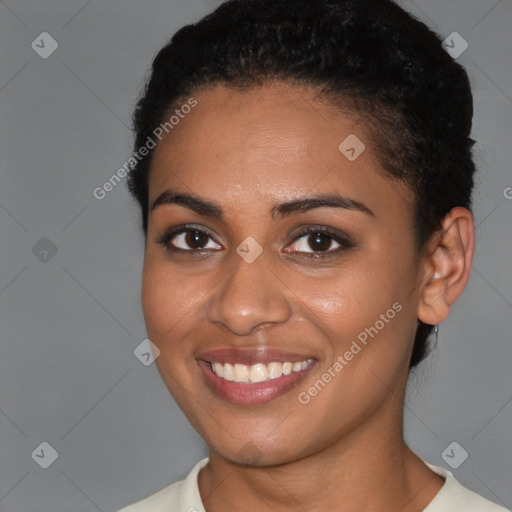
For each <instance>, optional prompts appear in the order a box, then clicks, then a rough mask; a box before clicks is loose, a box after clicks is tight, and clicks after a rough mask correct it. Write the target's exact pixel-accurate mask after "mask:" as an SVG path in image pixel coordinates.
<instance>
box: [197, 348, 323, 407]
mask: <svg viewBox="0 0 512 512" xmlns="http://www.w3.org/2000/svg"><path fill="white" fill-rule="evenodd" d="M198 364H199V367H200V369H201V371H202V373H203V376H204V377H205V380H206V384H207V385H208V387H209V388H210V389H211V390H212V391H213V392H214V393H215V394H216V395H217V396H218V397H220V398H221V399H223V400H226V401H228V402H230V403H233V404H237V405H256V404H263V403H266V402H269V401H271V400H274V399H275V398H277V397H279V396H282V395H284V394H285V393H287V392H288V391H290V390H291V389H293V388H294V387H295V386H296V385H297V384H298V383H299V382H300V381H302V380H303V379H304V378H305V376H306V375H307V374H308V373H309V372H311V371H312V370H313V368H314V367H315V366H316V364H317V361H316V359H314V358H313V357H305V356H304V355H299V354H283V353H280V352H278V351H275V350H261V349H259V350H255V351H254V350H231V349H225V350H217V351H212V352H211V353H208V354H203V355H202V356H201V358H200V359H198Z"/></svg>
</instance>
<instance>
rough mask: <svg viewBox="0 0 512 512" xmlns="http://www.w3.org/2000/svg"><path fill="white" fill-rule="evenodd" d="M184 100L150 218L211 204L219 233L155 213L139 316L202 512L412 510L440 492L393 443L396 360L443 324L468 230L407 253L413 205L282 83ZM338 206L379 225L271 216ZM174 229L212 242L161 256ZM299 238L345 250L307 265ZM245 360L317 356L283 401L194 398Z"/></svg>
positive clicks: (354, 218) (164, 151) (335, 113)
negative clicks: (202, 461) (423, 331)
mask: <svg viewBox="0 0 512 512" xmlns="http://www.w3.org/2000/svg"><path fill="white" fill-rule="evenodd" d="M193 96H194V97H195V98H196V99H197V101H198V105H197V107H195V108H194V109H193V110H192V112H191V113H190V114H188V115H187V116H186V118H185V119H184V120H182V121H181V122H180V124H179V125H177V126H176V127H175V129H174V130H173V131H172V132H170V133H169V134H168V135H167V136H166V137H165V138H164V139H163V140H162V141H161V142H160V143H159V145H158V147H157V148H156V150H155V154H154V159H153V163H152V168H151V174H150V182H149V196H150V204H152V202H153V201H154V200H155V199H156V198H157V197H158V196H159V195H160V194H161V193H162V192H164V191H165V190H166V189H172V190H174V191H178V192H180V193H186V194H191V195H194V196H199V197H200V198H202V199H205V200H208V201H210V202H213V203H215V204H216V205H218V206H219V207H220V208H221V209H222V211H223V214H224V218H223V220H219V219H214V218H211V217H208V216H205V215H200V214H198V213H196V212H194V211H192V210H191V209H189V208H187V207H185V206H182V205H177V204H165V205H161V206H159V207H158V208H156V209H155V210H153V211H152V212H151V213H150V215H149V224H148V234H147V240H146V250H145V260H144V270H143V287H142V305H143V312H144V317H145V321H146V325H147V330H148V335H149V337H150V339H151V340H152V341H153V343H154V344H155V345H156V346H157V347H158V348H159V349H160V351H161V353H160V356H159V357H158V358H157V360H156V363H157V366H158V369H159V372H160V374H161V376H162V379H163V380H164V382H165V384H166V386H167V388H168V389H169V391H170V393H171V394H172V396H173V397H174V398H175V400H176V401H177V403H178V404H179V406H180V407H181V408H182V410H183V411H184V413H185V414H186V416H187V417H188V419H189V421H190V422H191V424H192V425H193V427H194V428H195V429H196V430H197V431H198V433H199V434H200V435H201V436H202V437H203V438H204V439H205V441H206V442H207V444H208V446H209V448H210V462H209V464H208V465H207V466H206V467H205V468H204V469H203V470H202V471H201V472H200V475H199V489H200V494H201V498H202V500H203V503H204V505H205V508H206V510H207V511H208V512H217V511H219V512H220V511H224V512H226V511H231V510H233V511H234V510H237V511H245V510H247V511H249V510H262V509H264V510H276V511H281V510H287V511H289V510H301V511H304V510H307V511H308V512H314V511H321V510H327V509H331V510H350V511H365V510H378V511H379V512H381V511H382V512H387V511H390V512H391V511H393V512H396V511H397V510H400V511H402V512H409V511H420V510H423V509H424V508H425V507H426V506H427V505H428V503H430V501H431V500H432V499H433V498H434V496H435V495H436V493H437V492H438V491H439V489H440V488H441V486H442V485H443V483H444V480H443V479H442V478H441V477H439V476H437V475H436V474H435V473H433V472H432V471H431V470H430V469H429V468H428V467H427V466H426V465H425V464H424V463H423V462H422V461H421V460H420V459H419V458H418V457H417V456H416V455H415V454H413V452H412V451H411V450H410V449H409V448H408V447H407V446H406V444H405V442H404V440H403V431H402V416H403V406H404V405H403V399H404V394H405V387H406V383H407V378H408V361H409V358H410V354H411V350H412V345H413V340H414V334H415V330H416V322H417V319H418V318H419V319H421V320H422V321H424V322H425V323H428V324H432V325H434V324H439V323H441V322H442V321H444V320H445V319H446V318H447V316H448V314H449V311H450V306H451V304H453V302H455V300H456V299H457V298H458V296H459V295H460V294H461V293H462V291H463V289H464V287H465V285H466V283H467V280H468V277H469V272H470V268H471V262H472V257H473V251H474V225H473V218H472V216H471V213H470V212H469V211H468V210H466V209H464V208H455V209H453V210H452V211H451V212H450V213H449V214H448V215H447V216H446V218H445V219H444V221H443V230H442V231H440V232H439V233H436V234H435V235H434V236H433V237H432V239H431V241H430V243H429V244H428V246H427V247H425V250H424V251H423V252H419V251H418V250H417V249H416V248H415V245H414V238H413V219H412V202H413V198H412V194H411V193H410V192H409V190H408V189H407V188H406V187H405V186H403V185H402V184H398V183H396V182H394V181H393V180H391V179H390V178H389V177H387V176H386V175H385V174H383V172H382V171H381V167H380V163H379V160H378V156H377V155H376V154H375V153H374V152H373V149H372V142H371V140H370V139H369V137H368V136H367V135H366V131H365V127H364V125H362V124H360V123H359V122H358V121H357V119H356V117H355V116H353V115H350V114H347V113H343V112H340V111H339V110H337V109H335V108H334V107H333V106H330V105H328V104H325V103H322V102H320V101H318V100H317V99H315V96H314V94H313V92H312V91H309V90H307V89H302V88H299V87H298V86H290V85H285V84H279V83H277V84H276V83H275V84H267V85H265V86H262V87H259V88H255V89H251V90H249V91H247V92H245V93H240V92H237V91H235V90H231V89H227V88H224V87H221V86H216V87H212V88H209V89H206V90H202V91H198V92H197V94H194V95H193ZM350 134H356V135H357V137H358V138H359V139H360V140H361V141H363V142H364V144H365V145H366V150H365V151H364V152H363V153H362V154H361V155H360V156H359V157H358V158H357V159H356V160H355V161H353V162H351V161H349V160H348V159H347V158H345V156H344V155H343V154H342V153H341V152H340V151H339V150H338V145H339V144H340V143H341V142H342V141H343V140H344V139H345V138H346V137H347V136H348V135H350ZM333 192H336V193H338V194H340V195H342V196H345V197H348V198H351V199H354V200H357V201H359V202H361V203H363V204H364V205H365V206H367V207H368V208H369V209H370V210H371V211H372V212H373V215H369V214H367V213H364V212H361V211H358V210H348V209H343V208H333V207H322V208H315V209H311V210H308V211H305V212H293V213H292V214H290V215H289V216H286V217H283V218H279V217H276V218H273V217H272V215H271V213H270V210H271V208H272V207H273V206H274V205H275V204H276V203H280V202H285V201H290V200H293V199H299V198H304V197H310V196H312V195H314V194H322V193H333ZM182 223H192V224H194V225H195V226H197V227H203V228H204V229H206V230H207V231H208V232H209V233H210V234H211V237H212V238H207V239H206V240H207V243H208V245H207V251H203V252H202V253H200V254H199V253H198V252H197V249H196V252H195V253H193V251H192V248H191V247H190V246H189V245H188V246H187V245H186V243H185V242H184V241H183V237H181V238H180V239H179V240H178V238H174V240H173V241H174V243H175V244H178V247H181V248H185V249H184V252H181V253H177V252H172V251H169V250H168V249H167V248H166V247H165V246H164V245H163V244H161V243H159V239H161V237H162V236H163V235H164V233H165V232H166V230H168V229H169V228H171V227H173V226H178V225H180V224H182ZM309 226H317V227H318V226H327V227H329V228H331V229H333V230H338V231H341V232H343V233H346V234H347V235H348V236H349V237H350V240H351V243H352V247H348V248H344V249H343V250H341V251H338V252H334V250H335V249H336V248H337V247H338V245H337V243H336V242H334V241H333V242H332V245H331V246H329V247H330V248H329V249H328V250H331V251H332V252H331V254H330V255H329V256H328V257H326V258H311V257H308V255H311V254H312V253H314V250H313V249H312V248H311V247H310V246H308V240H311V238H312V237H311V236H309V237H308V235H304V236H301V238H300V239H297V237H298V236H300V235H301V232H303V228H304V227H309ZM248 236H251V237H253V238H254V239H255V240H256V241H257V242H258V243H259V244H260V246H261V247H262V249H263V253H262V254H261V255H260V256H259V257H258V258H257V259H256V260H255V261H254V262H253V263H250V264H249V263H247V262H246V261H245V260H244V259H242V258H241V257H240V256H239V255H238V254H237V253H236V248H237V246H238V245H239V244H240V243H241V242H242V241H243V240H245V239H246V238H247V237H248ZM329 240H330V239H328V241H329ZM186 248H188V249H189V251H188V252H186ZM331 248H332V249H331ZM317 252H318V251H317ZM396 302H398V303H400V304H401V305H402V310H401V311H400V312H399V313H397V315H396V317H395V318H394V319H393V320H391V321H389V323H386V324H385V327H384V328H383V329H381V330H380V331H379V333H378V335H377V336H375V337H374V338H373V339H372V340H371V341H370V342H369V343H368V345H367V346H365V347H364V348H363V349H362V350H361V352H360V353H358V354H357V355H356V356H355V357H354V358H353V359H352V360H351V361H350V362H349V364H347V365H346V366H345V367H344V369H343V370H342V371H341V372H339V373H338V374H337V376H336V377H335V378H333V379H332V381H331V382H330V383H328V385H326V386H325V388H324V389H322V391H321V392H320V393H318V394H317V396H315V397H313V398H312V399H311V401H310V402H309V403H308V404H306V405H303V404H301V403H300V402H299V401H298V394H299V393H300V392H301V391H307V390H308V388H309V387H310V386H311V385H312V384H313V383H314V382H315V381H317V380H318V379H319V378H321V376H322V374H324V373H325V372H326V371H327V370H328V369H329V368H330V367H332V365H333V363H334V361H335V360H336V358H337V357H338V356H339V355H343V354H344V353H345V352H346V351H347V350H348V349H349V348H350V345H351V343H352V341H353V340H355V339H356V338H357V335H358V334H359V333H360V332H361V331H363V330H364V329H365V328H367V327H369V326H373V325H375V322H376V321H377V320H378V319H379V318H380V315H381V314H383V313H385V312H386V311H387V310H388V309H389V308H391V307H392V305H393V304H394V303H396ZM245 346H252V347H262V346H266V347H275V348H279V349H282V350H284V351H290V352H299V353H300V354H303V353H304V354H311V355H312V356H313V357H314V358H315V359H316V361H317V362H316V366H315V368H314V369H313V371H312V372H311V373H310V374H309V375H307V376H306V378H305V379H304V380H303V381H302V382H300V383H299V384H298V386H296V387H295V388H294V389H292V390H291V391H290V392H288V393H286V394H285V395H282V396H280V397H278V398H276V399H274V400H272V401H270V402H267V403H264V404H260V405H252V406H243V405H234V404H232V403H229V402H227V401H225V400H223V399H221V398H219V397H218V396H217V395H216V394H214V393H213V392H212V391H211V390H210V388H209V387H208V386H207V385H206V383H205V379H204V377H203V375H202V373H201V371H200V369H199V367H198V363H197V360H196V357H197V355H198V354H199V353H200V352H201V351H204V350H207V349H216V348H223V347H235V348H238V347H245ZM247 443H252V445H254V446H253V448H252V449H251V450H252V452H251V450H249V448H248V447H247ZM250 453H253V455H254V454H256V455H254V457H253V458H254V460H253V461H252V463H250V464H247V457H248V454H249V455H250ZM327 475H329V478H326V476H327Z"/></svg>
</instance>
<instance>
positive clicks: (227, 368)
mask: <svg viewBox="0 0 512 512" xmlns="http://www.w3.org/2000/svg"><path fill="white" fill-rule="evenodd" d="M217 365H218V366H222V364H220V363H217ZM213 371H214V372H215V373H217V372H216V371H215V369H214V370H213ZM217 375H219V374H218V373H217ZM219 377H221V375H219ZM222 377H223V378H224V379H226V380H229V381H231V382H232V381H234V380H235V372H234V370H233V365H232V364H229V363H226V364H225V365H224V375H222Z"/></svg>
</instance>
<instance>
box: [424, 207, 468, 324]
mask: <svg viewBox="0 0 512 512" xmlns="http://www.w3.org/2000/svg"><path fill="white" fill-rule="evenodd" d="M474 251H475V225H474V221H473V215H472V214H471V212H470V211H469V210H468V209H466V208H462V207H457V208H453V210H451V211H450V212H449V213H448V214H447V215H446V216H445V217H444V219H443V221H442V229H441V230H440V231H439V232H436V233H435V234H434V235H433V236H432V238H431V240H430V241H429V243H428V244H427V251H426V254H425V256H424V274H423V280H422V283H423V284H422V285H421V290H420V301H419V304H418V319H419V320H421V321H422V322H423V323H425V324H429V325H438V324H440V323H441V322H444V321H445V320H446V318H448V315H449V314H450V306H451V305H452V304H453V303H454V302H455V301H456V300H457V299H458V298H459V296H460V295H461V293H462V292H463V291H464V288H465V287H466V284H467V282H468V279H469V274H470V272H471V264H472V262H473V254H474Z"/></svg>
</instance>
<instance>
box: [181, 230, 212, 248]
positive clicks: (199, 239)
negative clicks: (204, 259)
mask: <svg viewBox="0 0 512 512" xmlns="http://www.w3.org/2000/svg"><path fill="white" fill-rule="evenodd" d="M209 238H210V237H209V236H208V235H207V234H206V233H203V232H202V231H199V230H198V229H193V230H190V231H188V233H186V236H185V242H186V243H187V244H188V246H189V247H190V248H192V249H204V247H205V245H206V244H207V243H208V239H209Z"/></svg>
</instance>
